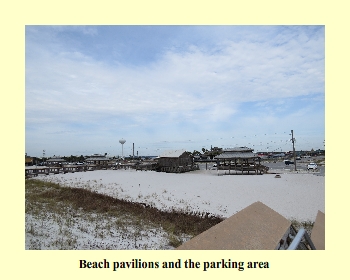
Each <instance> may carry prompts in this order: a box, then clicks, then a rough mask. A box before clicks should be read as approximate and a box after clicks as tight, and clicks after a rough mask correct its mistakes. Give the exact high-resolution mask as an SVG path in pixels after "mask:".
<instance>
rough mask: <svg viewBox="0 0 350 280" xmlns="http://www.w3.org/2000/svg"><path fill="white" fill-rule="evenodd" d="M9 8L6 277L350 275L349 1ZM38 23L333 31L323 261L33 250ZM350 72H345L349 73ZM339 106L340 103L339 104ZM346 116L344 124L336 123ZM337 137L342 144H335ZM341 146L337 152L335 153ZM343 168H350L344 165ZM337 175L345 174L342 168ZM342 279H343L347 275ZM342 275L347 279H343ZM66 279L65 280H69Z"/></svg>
mask: <svg viewBox="0 0 350 280" xmlns="http://www.w3.org/2000/svg"><path fill="white" fill-rule="evenodd" d="M325 2H326V1H307V2H305V1H299V0H298V1H293V2H286V1H211V2H209V1H188V0H187V1H164V0H163V1H104V0H101V1H93V2H92V1H74V2H73V1H67V0H63V1H62V0H61V1H13V2H9V1H7V2H6V3H5V4H4V3H3V4H2V19H1V21H2V22H1V23H2V24H1V27H0V28H1V33H0V34H1V42H2V43H1V44H0V45H1V52H0V53H1V60H0V61H1V66H0V67H1V85H0V86H1V104H2V108H1V109H2V110H1V124H2V125H1V127H2V140H3V141H2V147H3V148H2V160H1V163H0V164H1V169H0V170H1V187H2V189H3V190H5V191H4V192H3V193H2V195H1V221H2V223H1V241H2V248H1V261H2V262H1V264H2V267H1V270H2V271H1V272H2V275H7V274H8V276H9V277H11V278H17V276H18V277H21V276H22V277H23V278H28V277H29V278H30V279H31V278H33V279H47V278H50V279H72V278H75V279H78V278H83V279H96V277H104V279H105V277H108V279H115V278H120V277H140V278H144V277H147V278H148V277H152V279H154V278H163V277H167V278H169V277H170V278H176V277H183V276H185V277H192V276H199V277H201V278H203V277H204V278H209V277H210V278H212V277H216V276H218V277H220V276H226V277H230V278H234V277H237V276H239V277H249V278H250V277H251V278H253V277H254V278H255V277H259V279H260V277H268V278H269V279H271V277H275V278H278V279H281V278H282V279H295V278H299V277H303V278H310V277H313V278H314V277H322V279H323V278H325V277H327V276H331V273H337V275H348V273H347V272H346V271H345V269H346V268H347V266H346V265H345V260H346V259H347V249H348V245H347V244H348V242H347V231H346V227H347V219H346V218H347V217H345V215H344V214H345V213H346V212H347V204H348V203H347V201H345V199H346V198H348V197H349V196H347V194H348V185H349V183H348V182H347V181H345V180H344V174H345V172H346V170H344V172H340V171H342V166H345V165H342V162H341V160H339V155H345V156H346V157H347V158H348V156H347V145H346V143H345V140H347V139H348V137H347V135H343V134H344V133H342V132H343V131H345V132H346V131H347V125H346V123H343V122H342V120H346V119H349V118H347V112H348V110H347V108H345V106H346V105H347V104H348V102H347V101H348V100H347V99H348V93H349V90H348V86H347V83H346V82H347V80H348V77H347V76H348V73H349V70H348V69H347V67H346V68H345V67H344V66H347V62H348V60H349V56H348V51H349V49H350V48H349V43H348V26H349V25H348V20H347V19H348V14H347V11H348V8H347V6H345V5H344V3H346V1H332V2H331V1H327V3H325ZM32 24H45V25H50V24H69V25H74V24H106V25H108V24H249V25H253V24H272V25H279V24H300V25H303V24H319V25H325V26H326V58H327V60H326V61H327V63H326V67H327V68H326V78H327V82H326V93H327V94H326V143H327V169H326V170H327V172H326V173H327V174H326V198H327V199H326V250H325V251H318V252H297V251H295V252H266V251H254V252H247V251H237V252H235V251H225V252H222V251H218V252H217V251H210V252H196V251H193V252H179V251H174V252H172V251H151V252H145V251H141V252H139V251H63V252H61V251H52V252H49V251H25V250H24V192H23V186H24V176H22V175H23V174H22V168H23V167H22V166H23V156H24V153H25V151H24V126H25V103H24V101H25V94H24V88H25V87H24V86H25V84H24V83H25V72H24V62H25V48H24V42H25V41H24V31H25V25H32ZM343 65H344V66H343ZM337 101H341V102H337ZM338 116H339V117H338ZM334 137H337V138H336V141H333V139H334ZM336 147H337V148H336ZM344 163H345V162H344ZM338 167H339V168H338ZM104 258H106V259H108V260H109V261H111V262H113V261H130V260H131V259H133V258H141V259H142V260H146V261H160V262H162V261H177V260H178V259H179V258H180V259H182V260H185V259H189V258H191V259H192V260H195V261H200V262H202V261H212V260H213V261H216V260H221V259H222V258H226V259H228V258H230V259H232V260H236V261H245V262H247V261H269V262H270V268H269V269H252V270H248V269H246V270H245V271H241V272H239V271H238V270H225V269H222V270H219V269H217V270H212V271H208V272H203V271H201V270H195V269H192V270H189V269H158V270H147V269H138V270H136V269H134V270H123V271H118V272H113V271H111V270H92V269H90V270H87V269H80V270H79V269H78V264H79V260H80V259H87V260H91V261H94V260H96V261H99V260H103V259H104ZM342 270H344V271H342ZM342 272H344V273H342ZM236 273H238V274H236ZM63 277H65V278H63Z"/></svg>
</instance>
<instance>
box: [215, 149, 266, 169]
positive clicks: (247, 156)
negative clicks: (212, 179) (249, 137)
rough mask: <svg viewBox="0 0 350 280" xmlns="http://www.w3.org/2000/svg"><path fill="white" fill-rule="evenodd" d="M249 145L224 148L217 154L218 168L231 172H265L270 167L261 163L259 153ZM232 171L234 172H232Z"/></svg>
mask: <svg viewBox="0 0 350 280" xmlns="http://www.w3.org/2000/svg"><path fill="white" fill-rule="evenodd" d="M253 151H254V150H253V149H251V148H248V147H236V148H230V149H225V150H223V153H221V154H220V155H218V156H216V157H215V159H216V161H217V169H218V170H228V171H229V174H263V173H266V172H267V170H268V167H266V166H264V165H261V163H260V157H259V156H258V154H256V153H253ZM231 171H232V172H231Z"/></svg>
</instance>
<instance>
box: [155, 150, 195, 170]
mask: <svg viewBox="0 0 350 280" xmlns="http://www.w3.org/2000/svg"><path fill="white" fill-rule="evenodd" d="M194 169H196V168H195V164H194V163H193V156H192V155H191V153H189V152H186V150H172V151H166V152H164V153H163V154H161V155H160V156H159V158H158V167H157V171H160V172H171V173H180V172H187V171H192V170H194Z"/></svg>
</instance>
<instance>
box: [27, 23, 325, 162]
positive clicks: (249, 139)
mask: <svg viewBox="0 0 350 280" xmlns="http://www.w3.org/2000/svg"><path fill="white" fill-rule="evenodd" d="M25 76H26V81H25V152H26V153H27V155H29V156H37V157H41V156H43V151H45V156H47V157H50V156H54V155H55V156H69V155H91V154H97V153H99V154H105V153H107V155H109V156H120V155H122V153H123V155H124V156H125V155H132V154H133V143H134V154H135V155H137V154H138V155H142V156H147V155H148V156H158V155H160V154H161V153H162V152H164V151H167V150H175V149H185V150H187V151H190V152H192V151H194V150H198V151H201V150H202V149H203V148H204V149H208V150H210V148H211V147H220V148H224V149H225V148H232V147H240V146H247V147H250V148H253V149H254V151H255V152H259V151H265V152H281V151H283V152H285V151H290V150H292V142H291V141H290V140H291V137H292V136H291V135H290V134H291V130H293V132H294V138H295V140H296V142H295V149H296V150H311V149H314V150H316V149H324V148H325V146H324V145H325V142H324V140H325V28H324V26H219V25H215V26H203V25H200V26H176V25H175V26H161V25H157V26H136V25H134V26H127V25H124V26H31V25H28V26H26V29H25ZM120 139H125V140H126V142H125V144H124V146H123V151H122V145H121V144H120V143H119V140H120Z"/></svg>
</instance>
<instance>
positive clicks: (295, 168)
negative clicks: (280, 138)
mask: <svg viewBox="0 0 350 280" xmlns="http://www.w3.org/2000/svg"><path fill="white" fill-rule="evenodd" d="M291 141H292V143H293V156H294V170H295V171H297V160H296V157H295V148H294V142H295V139H294V136H293V130H292V139H291Z"/></svg>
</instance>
